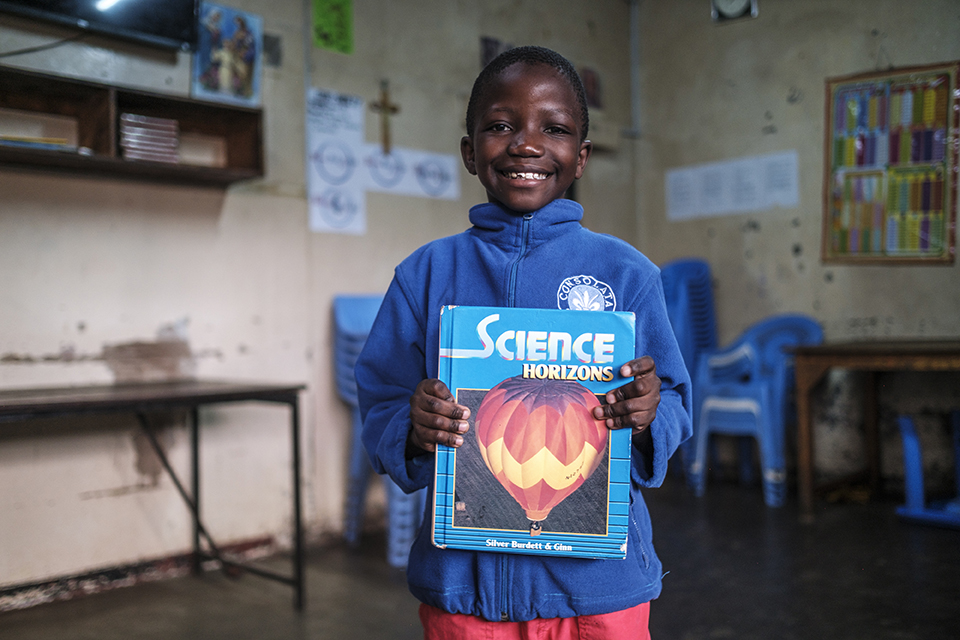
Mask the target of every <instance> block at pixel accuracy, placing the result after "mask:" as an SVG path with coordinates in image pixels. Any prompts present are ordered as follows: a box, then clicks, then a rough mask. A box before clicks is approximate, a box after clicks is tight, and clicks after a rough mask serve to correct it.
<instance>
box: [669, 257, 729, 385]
mask: <svg viewBox="0 0 960 640" xmlns="http://www.w3.org/2000/svg"><path fill="white" fill-rule="evenodd" d="M660 277H661V279H662V280H663V295H664V299H665V300H666V303H667V317H668V318H669V319H670V324H671V326H672V327H673V332H674V335H676V337H677V342H678V343H679V345H680V353H681V354H682V355H683V361H684V363H685V364H686V365H687V370H688V371H690V373H691V375H693V371H694V369H695V368H696V364H697V357H698V356H699V355H700V354H701V353H702V352H704V351H706V350H709V349H714V348H716V346H717V320H716V315H715V313H714V305H713V282H712V278H711V274H710V265H709V264H708V263H707V262H706V261H705V260H701V259H700V258H681V259H679V260H674V261H672V262H668V263H667V264H665V265H664V266H663V267H662V268H661V269H660Z"/></svg>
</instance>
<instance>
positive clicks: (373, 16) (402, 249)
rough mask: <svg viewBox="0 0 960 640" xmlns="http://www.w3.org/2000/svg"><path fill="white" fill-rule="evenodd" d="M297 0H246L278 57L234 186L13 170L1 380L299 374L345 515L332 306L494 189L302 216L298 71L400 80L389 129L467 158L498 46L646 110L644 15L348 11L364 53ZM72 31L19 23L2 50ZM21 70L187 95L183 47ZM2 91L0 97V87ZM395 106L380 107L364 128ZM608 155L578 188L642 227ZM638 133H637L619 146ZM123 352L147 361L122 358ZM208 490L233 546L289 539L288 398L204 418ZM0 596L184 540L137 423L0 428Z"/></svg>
mask: <svg viewBox="0 0 960 640" xmlns="http://www.w3.org/2000/svg"><path fill="white" fill-rule="evenodd" d="M309 4H310V3H309V2H305V1H303V0H274V1H272V2H264V1H262V0H235V1H234V2H231V3H230V5H231V6H234V7H236V8H239V9H243V10H247V11H250V12H253V13H257V14H259V15H261V16H262V17H263V20H264V31H265V32H266V33H267V34H270V35H274V36H279V37H280V39H281V45H282V52H283V55H282V62H281V63H280V64H279V66H267V67H265V70H264V79H263V96H264V113H265V138H266V159H267V160H266V176H265V177H264V178H263V179H260V180H254V181H250V182H248V183H243V184H237V185H234V186H232V187H231V188H229V189H226V190H218V189H205V188H193V187H179V186H158V185H155V184H150V183H143V182H131V181H120V180H115V179H112V178H109V177H105V178H89V177H77V176H70V175H65V174H59V175H51V174H42V173H34V172H24V171H17V170H13V169H10V168H6V167H2V168H0V272H2V273H3V275H4V277H3V278H2V279H0V327H3V330H2V331H0V387H2V388H17V387H28V386H51V385H63V384H84V383H109V382H112V381H114V380H117V379H118V378H130V377H138V376H139V377H141V378H143V377H148V378H163V377H165V376H168V375H170V374H171V372H176V371H180V372H193V373H196V374H197V375H199V376H202V377H216V378H239V379H252V380H269V381H281V382H304V383H306V384H307V385H308V390H307V392H306V393H305V394H304V395H303V399H302V409H303V420H304V445H305V446H304V463H305V478H306V479H305V493H304V496H305V497H304V500H305V503H306V504H305V517H306V519H307V522H308V526H309V529H310V532H311V533H312V534H314V535H319V534H320V533H323V532H336V531H339V530H340V528H341V526H342V523H341V518H342V506H343V500H344V495H345V487H344V482H345V476H346V469H345V461H346V454H347V447H348V444H349V433H350V431H349V430H350V427H349V424H350V423H349V418H348V413H347V410H346V407H345V406H344V405H343V403H342V402H340V400H339V399H338V398H337V397H336V395H335V393H334V389H333V383H332V375H331V339H332V338H331V326H330V325H331V322H330V321H331V301H332V298H333V296H334V295H335V294H337V293H342V292H378V291H382V290H384V289H385V288H386V286H387V284H388V283H389V281H390V278H391V276H392V270H393V267H394V265H395V264H396V263H397V262H399V261H400V260H401V259H402V258H403V257H405V256H406V255H407V254H409V253H410V252H411V251H413V250H414V249H415V248H416V247H418V246H420V245H421V244H423V243H424V242H426V241H428V240H431V239H433V238H437V237H440V236H444V235H449V234H453V233H456V232H459V231H461V230H462V229H464V228H465V227H466V226H467V224H468V223H467V218H466V210H467V208H468V207H469V206H470V205H472V204H475V203H477V202H480V201H482V200H485V196H484V193H483V191H482V189H481V188H480V186H479V184H478V183H477V182H476V180H475V179H474V178H472V177H471V176H469V175H468V174H467V173H466V171H462V174H461V180H462V183H461V184H462V192H463V196H462V198H461V199H460V201H458V202H450V201H441V200H426V199H419V198H409V197H400V196H387V195H382V194H370V195H369V197H368V201H367V206H368V228H369V231H368V233H367V234H366V235H365V236H362V237H353V236H341V235H328V234H314V233H311V232H310V231H309V230H308V226H307V207H306V201H305V186H304V162H303V158H304V127H303V122H304V110H303V104H304V85H305V82H304V78H305V76H306V77H308V78H309V83H310V84H312V85H313V86H316V87H321V88H326V89H332V90H335V91H340V92H344V93H352V94H355V95H358V96H360V97H362V98H364V99H366V100H369V101H373V100H375V99H376V98H377V97H378V91H379V86H380V80H381V79H384V78H385V79H388V80H389V81H390V87H391V91H392V95H391V97H392V99H393V101H395V102H397V103H399V105H400V107H401V111H400V113H399V114H398V115H396V116H395V117H394V118H393V134H394V140H393V142H394V144H396V145H398V146H401V147H409V148H417V149H425V150H428V151H433V152H441V153H452V154H457V153H458V152H459V140H460V137H461V136H462V135H463V125H462V121H463V114H464V111H465V108H466V101H467V97H468V94H469V91H470V87H471V85H472V83H473V79H474V78H475V76H476V74H477V73H478V72H479V69H480V38H481V36H490V37H495V38H498V39H500V40H502V41H504V42H508V43H513V44H542V45H546V46H549V47H552V48H554V49H557V50H559V51H561V52H562V53H564V54H565V55H567V56H568V57H569V58H570V59H571V60H573V61H574V62H575V63H576V64H577V65H587V66H590V67H593V68H594V69H596V70H597V71H598V72H599V73H600V74H601V77H602V80H603V82H604V87H605V88H606V91H605V94H604V95H605V99H606V104H605V108H604V114H603V117H604V120H605V122H607V123H608V126H610V127H613V128H614V130H615V131H616V130H618V129H619V128H622V127H626V126H627V125H628V122H629V106H628V100H629V95H628V94H627V93H626V92H625V91H622V90H621V89H622V88H624V87H627V86H628V85H629V76H628V68H627V66H626V64H625V63H624V61H625V60H626V59H627V58H628V46H627V40H628V20H627V16H628V11H629V8H628V6H627V4H626V3H624V2H622V1H621V0H600V1H598V2H591V3H581V2H574V1H569V2H562V3H560V2H557V3H549V4H544V3H536V2H531V1H529V0H523V1H519V2H515V1H506V0H503V1H492V0H487V1H484V2H468V1H466V0H460V1H457V2H449V1H447V0H426V1H419V2H396V1H389V0H371V1H363V2H355V3H354V11H355V15H354V24H355V53H354V54H352V55H342V54H338V53H332V52H329V51H321V50H315V49H312V50H310V51H309V52H308V53H307V54H306V55H305V52H304V37H303V34H304V26H305V25H304V7H305V6H308V5H309ZM69 35H72V34H71V32H69V31H64V30H61V29H58V28H55V27H49V26H46V25H42V24H38V23H33V22H29V21H25V20H19V19H16V18H11V17H8V16H3V18H2V21H0V41H2V43H3V45H2V48H3V50H4V51H8V50H13V49H20V48H26V47H32V46H35V45H40V44H45V43H47V42H52V41H54V40H57V39H60V38H63V37H66V36H69ZM2 64H4V65H10V66H17V67H24V68H30V69H40V70H50V71H54V72H56V73H61V74H64V75H67V76H73V77H80V78H87V79H93V80H98V81H104V82H109V83H114V84H118V85H124V86H133V87H140V88H145V89H149V90H156V91H161V92H167V93H172V94H177V95H187V94H188V93H189V57H188V56H187V55H183V54H181V55H171V54H165V53H158V52H157V51H154V50H152V49H147V48H143V47H139V46H136V45H130V44H125V43H120V42H117V41H113V40H109V39H105V38H99V37H88V38H86V39H84V40H83V41H82V42H80V43H71V44H66V45H64V46H62V47H59V48H56V49H52V50H50V51H45V52H39V53H33V54H29V55H21V56H14V57H8V58H4V59H3V61H2ZM0 90H3V89H2V87H0ZM378 131H379V129H378V121H377V116H376V115H375V114H372V113H371V114H369V115H368V121H367V137H368V139H369V140H370V141H374V140H376V139H377V135H378ZM613 142H614V144H613V145H611V147H610V148H609V149H608V150H606V151H602V152H598V153H597V154H595V156H594V158H593V159H592V160H591V162H590V166H589V168H588V170H587V174H586V176H585V177H584V179H583V180H582V181H581V184H580V188H579V194H578V196H579V198H580V199H581V201H583V202H584V204H585V205H586V207H587V208H588V210H589V212H590V213H589V215H588V223H589V224H590V225H591V226H592V227H593V228H595V229H596V230H599V231H605V232H609V233H615V234H618V235H620V236H622V237H624V238H626V239H627V240H631V241H632V240H634V239H635V237H634V234H635V223H634V212H635V202H634V191H633V187H632V182H633V170H632V162H633V149H632V146H631V143H630V142H629V141H620V140H619V139H618V138H617V136H616V135H614V136H613ZM621 142H622V144H621ZM139 343H148V344H151V345H153V346H154V347H156V346H157V345H159V347H160V349H161V351H162V350H163V349H164V348H165V347H164V345H167V346H169V348H170V349H171V350H172V351H171V353H176V352H177V350H178V349H180V350H183V346H184V345H186V347H187V350H188V354H189V355H188V356H186V357H185V358H183V359H182V361H175V366H173V367H172V369H171V367H169V366H161V364H162V363H159V362H158V361H157V360H156V359H154V360H151V361H140V362H139V365H140V366H138V367H135V368H134V369H133V372H132V373H131V368H130V367H129V366H124V364H125V363H124V362H121V360H122V358H120V357H119V355H118V354H122V353H124V352H125V351H129V350H131V349H132V350H135V349H136V348H137V345H138V344H139ZM127 364H129V363H127ZM201 419H202V421H203V423H204V430H203V433H202V438H203V463H202V464H203V489H202V502H203V503H204V513H205V516H206V520H207V525H208V527H209V529H210V532H211V533H212V535H213V536H214V538H215V539H217V540H218V541H219V542H220V543H229V542H234V541H243V540H251V539H256V538H260V537H265V536H266V537H274V538H276V539H277V541H278V542H279V543H281V544H283V543H286V542H288V539H289V538H288V536H289V531H290V528H289V520H290V515H291V514H290V506H289V504H290V503H289V492H290V488H289V480H288V476H289V471H288V468H289V442H288V434H287V428H286V425H287V414H286V412H285V410H283V409H279V408H275V407H269V406H249V407H231V408H210V409H207V410H205V411H204V412H203V414H202V416H201ZM155 420H156V425H155V426H156V427H157V428H158V429H159V431H160V434H161V440H162V441H163V442H164V444H165V446H166V448H167V451H168V454H169V456H170V458H171V459H172V461H173V464H174V466H175V467H176V468H177V469H178V470H180V471H181V472H182V473H183V474H184V476H185V477H186V476H187V475H188V466H187V465H188V463H187V455H188V448H187V442H186V432H185V429H184V427H183V424H184V421H183V416H176V415H174V416H157V417H156V418H155ZM0 514H3V515H2V517H0V549H2V552H0V588H3V587H5V586H10V585H20V584H25V583H31V582H36V581H41V580H45V579H49V578H51V577H57V576H65V575H71V574H77V573H81V572H84V571H88V570H93V569H97V568H101V567H107V566H112V565H119V564H128V563H132V562H136V561H139V560H148V559H153V558H159V557H164V556H169V555H172V554H177V553H182V552H185V551H186V550H187V549H188V548H189V545H190V533H189V531H190V529H189V520H188V515H187V511H186V509H185V508H184V506H183V505H182V503H181V502H180V498H179V496H178V495H177V494H176V492H175V489H174V488H173V486H172V484H171V482H170V480H169V479H168V478H167V477H166V476H165V475H163V474H161V473H160V470H159V468H158V466H157V461H156V459H155V458H154V456H153V455H152V453H151V452H150V451H149V450H148V449H147V448H146V447H145V445H144V442H143V438H142V436H140V435H139V434H138V431H137V426H136V423H135V422H134V420H133V418H132V417H129V416H123V415H113V416H95V415H89V416H86V417H83V418H82V419H49V420H38V421H31V422H24V423H15V424H4V425H2V429H0Z"/></svg>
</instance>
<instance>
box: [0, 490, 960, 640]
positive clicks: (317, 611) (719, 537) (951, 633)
mask: <svg viewBox="0 0 960 640" xmlns="http://www.w3.org/2000/svg"><path fill="white" fill-rule="evenodd" d="M647 498H648V502H649V504H650V510H651V512H652V514H653V520H654V528H655V532H656V539H655V542H656V548H657V550H658V552H659V554H660V556H661V559H662V560H663V564H664V567H665V570H666V571H668V572H669V573H668V575H667V576H666V578H665V579H664V592H663V595H662V596H661V597H660V599H659V600H657V601H656V602H655V603H654V605H653V608H652V614H651V622H650V627H651V632H652V635H653V638H654V639H655V640H700V639H714V638H736V639H738V640H750V639H757V640H792V639H797V640H801V639H802V640H811V639H817V640H819V639H831V640H833V639H840V640H843V639H851V640H853V639H856V640H859V639H864V640H866V639H869V640H909V639H917V640H939V639H944V640H947V639H950V640H956V639H960V531H956V530H949V529H937V528H934V527H928V526H923V525H915V524H909V523H905V522H902V521H900V520H899V519H898V518H897V517H896V515H895V514H894V507H895V506H896V503H895V502H892V501H874V502H870V503H868V504H857V503H848V504H829V505H828V504H820V505H818V516H817V519H816V522H815V523H814V524H810V525H802V524H800V523H799V521H798V517H797V508H796V504H795V503H793V502H791V503H788V505H787V506H786V507H784V508H782V509H776V510H773V509H768V508H766V507H764V505H763V502H762V499H761V495H760V489H759V487H757V488H744V487H739V486H737V485H733V484H712V485H711V486H710V487H708V489H707V495H706V496H705V497H704V498H701V499H696V498H694V497H693V496H691V495H690V494H689V493H688V492H687V491H686V489H685V488H684V487H682V486H681V483H680V481H679V480H678V479H675V478H673V477H671V478H668V481H667V484H666V486H665V487H664V488H662V489H658V490H656V491H650V492H647ZM287 566H288V565H287V564H286V563H280V562H277V563H276V567H277V569H278V570H286V568H287ZM307 592H308V595H307V606H306V609H305V611H304V613H302V614H300V615H298V614H296V613H295V612H294V611H293V608H292V591H291V589H290V588H289V587H286V586H284V585H282V584H278V583H274V582H270V581H266V580H263V579H260V578H257V577H255V576H252V575H247V576H244V577H242V578H240V579H230V578H227V577H225V576H223V574H222V573H220V572H211V573H208V574H205V575H204V576H203V577H201V578H193V577H186V578H180V579H173V580H166V581H163V582H157V583H148V584H140V585H138V586H135V587H130V588H124V589H117V590H114V591H109V592H105V593H101V594H97V595H92V596H87V597H82V598H78V599H75V600H72V601H67V602H57V603H52V604H45V605H40V606H36V607H33V608H31V609H26V610H21V611H12V612H7V613H0V639H3V640H7V639H16V640H36V639H41V638H42V639H53V638H56V639H57V640H75V639H77V640H78V639H90V640H94V639H96V640H114V639H120V638H122V639H124V640H130V639H138V640H139V639H143V640H152V639H160V638H163V639H168V638H178V639H193V638H198V639H199V638H203V639H205V640H218V639H221V638H223V639H226V638H230V639H231V640H236V639H244V638H251V639H253V638H255V639H257V640H273V639H277V640H281V639H282V640H298V639H307V638H309V639H320V638H337V639H338V640H349V639H351V638H363V639H366V640H376V639H378V638H391V639H394V638H395V639H400V640H403V639H406V638H421V637H422V632H421V629H420V624H419V621H418V619H417V613H416V609H417V603H416V602H415V600H414V599H413V597H412V596H411V595H410V594H409V593H408V592H407V590H406V586H405V583H404V580H403V574H402V572H400V571H398V570H394V569H391V568H390V567H388V566H387V564H386V562H385V560H384V542H383V537H382V536H377V535H371V536H369V537H368V538H366V539H365V541H364V543H363V545H362V548H361V550H360V551H359V552H349V551H347V550H345V549H344V548H342V547H339V546H334V547H329V548H324V549H317V550H313V551H311V553H310V558H309V568H308V572H307Z"/></svg>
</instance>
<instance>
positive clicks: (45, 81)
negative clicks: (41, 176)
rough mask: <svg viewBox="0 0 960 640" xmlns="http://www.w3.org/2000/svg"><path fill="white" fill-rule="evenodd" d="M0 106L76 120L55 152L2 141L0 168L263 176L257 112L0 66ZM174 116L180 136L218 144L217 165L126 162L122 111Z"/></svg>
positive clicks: (197, 177) (177, 176) (204, 180)
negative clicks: (72, 138) (73, 140)
mask: <svg viewBox="0 0 960 640" xmlns="http://www.w3.org/2000/svg"><path fill="white" fill-rule="evenodd" d="M0 108H5V109H13V110H16V111H18V112H24V113H28V114H37V115H47V116H50V115H52V116H66V117H68V118H71V119H73V120H75V121H76V125H77V146H78V147H80V148H85V149H88V150H89V153H87V154H83V153H80V152H76V151H59V150H48V149H35V148H26V147H14V146H7V145H3V144H0V167H3V166H5V167H12V168H21V169H31V170H42V171H51V170H52V171H67V172H71V173H75V174H83V175H91V176H102V177H121V178H131V179H139V180H151V181H161V182H169V183H176V184H192V185H208V186H217V187H226V186H227V185H229V184H231V183H233V182H237V181H240V180H248V179H250V178H256V177H260V176H262V175H263V112H262V110H260V109H250V108H245V107H235V106H231V105H221V104H216V103H211V102H201V101H197V100H190V99H187V98H180V97H175V96H169V95H164V94H156V93H148V92H145V91H139V90H133V89H121V88H118V87H112V86H109V85H104V84H98V83H94V82H86V81H82V80H74V79H68V78H62V77H59V76H54V75H48V74H42V73H36V72H32V71H23V70H20V69H13V68H10V67H0ZM126 112H131V113H137V114H139V115H144V116H151V117H158V118H168V119H173V120H177V122H178V123H179V128H180V133H181V135H182V136H189V135H191V134H193V135H201V136H203V137H205V138H207V139H212V140H217V141H220V142H222V144H221V145H220V146H221V148H222V150H223V152H224V158H223V163H222V164H223V166H201V165H197V164H187V161H182V162H180V163H177V164H172V163H166V162H151V161H141V160H127V159H125V158H123V156H122V153H121V150H120V127H119V117H120V114H121V113H126Z"/></svg>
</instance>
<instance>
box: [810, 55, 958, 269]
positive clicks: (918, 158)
mask: <svg viewBox="0 0 960 640" xmlns="http://www.w3.org/2000/svg"><path fill="white" fill-rule="evenodd" d="M958 75H960V62H948V63H943V64H937V65H928V66H922V67H911V68H903V69H891V70H888V71H879V72H873V73H863V74H857V75H852V76H846V77H841V78H831V79H828V80H827V81H826V115H825V131H824V163H823V164H824V178H823V234H822V247H821V258H822V260H823V262H825V263H843V264H931V265H932V264H944V265H946V264H952V263H953V262H954V257H955V253H956V224H957V157H958V139H957V135H958V133H957V132H958V128H960V100H958V88H957V80H958Z"/></svg>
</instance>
